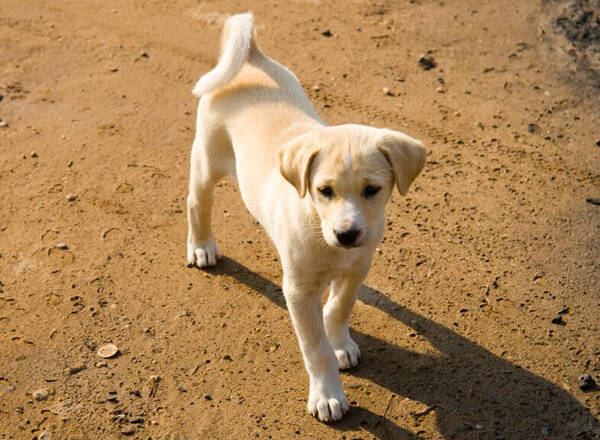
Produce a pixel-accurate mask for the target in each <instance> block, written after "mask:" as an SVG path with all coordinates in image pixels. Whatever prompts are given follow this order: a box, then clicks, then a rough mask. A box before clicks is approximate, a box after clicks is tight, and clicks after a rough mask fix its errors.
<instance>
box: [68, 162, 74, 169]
mask: <svg viewBox="0 0 600 440" xmlns="http://www.w3.org/2000/svg"><path fill="white" fill-rule="evenodd" d="M67 166H68V167H69V168H71V167H72V166H73V161H72V160H70V161H68V162H67Z"/></svg>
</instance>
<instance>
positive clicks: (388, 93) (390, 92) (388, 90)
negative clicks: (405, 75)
mask: <svg viewBox="0 0 600 440" xmlns="http://www.w3.org/2000/svg"><path fill="white" fill-rule="evenodd" d="M382 91H383V94H384V95H386V96H394V94H393V93H392V91H391V90H390V89H389V87H384V88H383V89H382Z"/></svg>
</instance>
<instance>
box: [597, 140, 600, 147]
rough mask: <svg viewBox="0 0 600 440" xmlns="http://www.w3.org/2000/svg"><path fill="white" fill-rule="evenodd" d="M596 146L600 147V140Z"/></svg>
mask: <svg viewBox="0 0 600 440" xmlns="http://www.w3.org/2000/svg"><path fill="white" fill-rule="evenodd" d="M596 146H597V147H600V139H598V140H597V141H596Z"/></svg>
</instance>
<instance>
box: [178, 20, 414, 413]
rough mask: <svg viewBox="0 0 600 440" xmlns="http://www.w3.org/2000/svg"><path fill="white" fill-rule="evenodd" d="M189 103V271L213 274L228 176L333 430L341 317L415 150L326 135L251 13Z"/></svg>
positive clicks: (343, 336)
mask: <svg viewBox="0 0 600 440" xmlns="http://www.w3.org/2000/svg"><path fill="white" fill-rule="evenodd" d="M193 94H194V95H196V96H198V97H200V101H199V105H198V116H197V123H196V137H195V139H194V144H193V147H192V154H191V170H190V187H189V195H188V199H187V215H188V225H189V229H188V238H187V262H188V265H189V266H194V265H195V266H197V267H207V266H212V265H215V264H216V263H217V260H218V259H219V257H220V256H221V254H220V252H219V250H218V248H217V243H216V242H215V238H214V236H213V233H212V230H211V224H210V219H211V207H212V203H213V189H214V186H215V184H217V183H218V182H219V180H220V179H221V178H223V177H224V176H226V175H233V176H235V177H236V178H237V181H238V184H239V187H240V192H241V194H242V198H243V200H244V203H245V204H246V206H247V207H248V210H249V211H250V212H251V213H252V215H253V216H254V217H255V218H256V219H257V220H258V221H259V222H260V223H261V224H262V226H263V227H264V228H265V230H266V231H267V234H268V235H269V237H270V238H271V240H272V241H273V243H274V244H275V247H276V248H277V252H278V253H279V256H280V259H281V264H282V267H283V293H284V296H285V299H286V303H287V308H288V310H289V312H290V315H291V318H292V323H293V326H294V329H295V331H296V335H297V336H298V342H299V343H300V349H301V351H302V356H303V358H304V364H305V366H306V370H307V372H308V376H309V379H310V392H309V396H308V411H309V412H310V413H311V414H313V415H314V416H316V417H318V418H319V420H322V421H335V420H339V419H341V418H342V416H343V415H344V413H345V412H346V411H347V410H348V403H347V401H346V397H345V396H344V391H343V389H342V383H341V381H340V377H339V369H340V368H342V369H345V368H352V367H354V366H356V365H357V363H358V360H359V358H360V351H359V349H358V346H357V345H356V343H355V342H354V341H353V340H352V338H351V337H350V332H349V328H348V318H349V316H350V312H351V310H352V306H353V305H354V302H355V300H356V294H357V291H358V289H359V287H360V285H361V284H362V282H363V280H364V278H365V276H366V275H367V272H368V270H369V266H370V264H371V260H372V257H373V252H374V250H375V248H376V246H377V244H378V243H379V242H380V240H381V237H382V234H383V230H384V224H385V211H384V209H385V205H386V203H387V201H388V199H389V198H390V194H391V192H392V189H393V187H394V183H395V184H396V186H397V187H398V190H399V191H400V193H401V194H402V195H405V194H406V192H407V191H408V189H409V186H410V185H411V183H412V182H413V180H414V179H415V178H416V177H417V175H418V174H419V173H420V172H421V170H422V168H423V165H424V163H425V150H424V148H423V146H422V144H421V142H419V141H418V140H415V139H413V138H411V137H409V136H407V135H405V134H403V133H400V132H397V131H392V130H387V129H377V128H373V127H367V126H363V125H353V124H349V125H339V126H328V125H327V124H326V123H325V122H324V121H323V120H322V119H321V118H320V116H319V115H318V114H317V112H316V111H315V109H314V108H313V106H312V104H311V103H310V101H309V100H308V98H307V96H306V95H305V94H304V92H303V90H302V86H301V85H300V82H299V81H298V79H297V78H296V77H295V76H294V74H293V73H292V72H290V71H289V70H288V69H287V68H285V67H284V66H282V65H281V64H278V63H277V62H275V61H273V60H271V59H270V58H268V57H266V56H265V55H264V54H263V53H262V52H261V50H260V49H259V47H258V45H257V43H256V39H255V35H254V29H253V18H252V15H251V14H250V13H246V14H240V15H234V16H232V17H231V18H229V20H228V21H227V23H226V25H225V29H224V32H223V37H222V48H221V56H220V58H219V61H218V63H217V66H216V67H215V68H214V69H213V70H211V71H210V72H208V73H207V74H205V75H204V76H203V77H202V78H200V80H199V81H198V83H197V84H196V86H195V87H194V89H193ZM328 287H329V297H328V300H327V303H326V304H325V306H324V307H321V298H322V296H323V294H324V293H325V291H326V290H327V288H328Z"/></svg>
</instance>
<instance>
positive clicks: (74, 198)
mask: <svg viewBox="0 0 600 440" xmlns="http://www.w3.org/2000/svg"><path fill="white" fill-rule="evenodd" d="M67 200H68V201H69V202H74V201H75V200H77V194H69V195H68V196H67Z"/></svg>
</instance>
